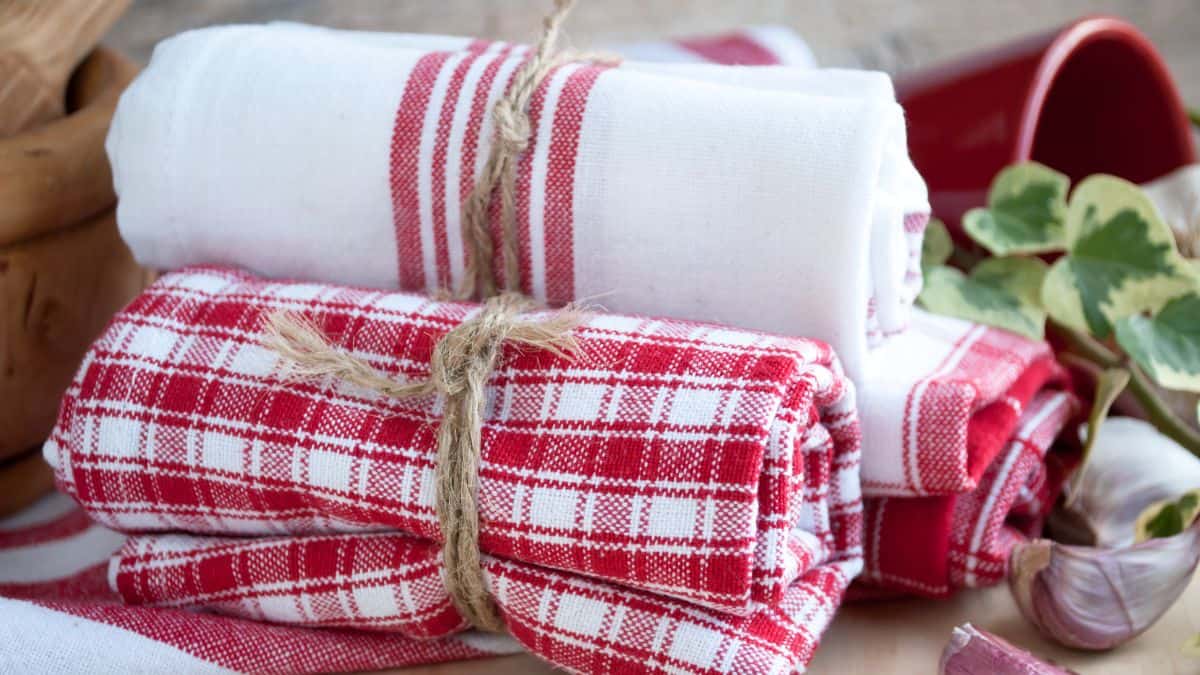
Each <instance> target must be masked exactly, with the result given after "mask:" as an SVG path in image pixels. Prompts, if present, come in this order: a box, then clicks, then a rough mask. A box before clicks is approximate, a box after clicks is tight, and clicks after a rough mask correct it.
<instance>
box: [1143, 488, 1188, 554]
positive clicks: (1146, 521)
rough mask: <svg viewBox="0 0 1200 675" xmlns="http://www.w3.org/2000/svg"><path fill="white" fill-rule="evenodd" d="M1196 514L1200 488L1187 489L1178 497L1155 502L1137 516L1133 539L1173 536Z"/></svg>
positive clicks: (1182, 529) (1144, 539)
mask: <svg viewBox="0 0 1200 675" xmlns="http://www.w3.org/2000/svg"><path fill="white" fill-rule="evenodd" d="M1197 515H1200V490H1189V491H1187V492H1185V493H1183V495H1181V496H1180V497H1179V499H1166V500H1163V501H1159V502H1155V503H1153V504H1151V505H1150V506H1147V507H1146V508H1145V509H1144V510H1143V511H1142V513H1141V515H1139V516H1138V519H1137V522H1136V523H1135V525H1134V528H1135V530H1136V532H1135V534H1134V537H1135V540H1136V541H1139V542H1142V541H1146V540H1147V539H1158V538H1161V537H1173V536H1175V535H1177V534H1179V533H1180V532H1183V531H1184V529H1186V528H1187V527H1188V526H1190V525H1191V524H1192V521H1194V520H1196V516H1197Z"/></svg>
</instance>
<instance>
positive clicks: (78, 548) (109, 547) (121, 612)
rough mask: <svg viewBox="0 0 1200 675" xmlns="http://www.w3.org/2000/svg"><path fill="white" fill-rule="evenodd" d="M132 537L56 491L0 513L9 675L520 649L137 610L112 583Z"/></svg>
mask: <svg viewBox="0 0 1200 675" xmlns="http://www.w3.org/2000/svg"><path fill="white" fill-rule="evenodd" d="M124 539H125V538H124V536H122V535H120V534H118V533H116V532H112V531H111V530H108V529H106V528H104V527H102V526H100V525H97V524H96V523H94V522H92V521H91V520H90V519H89V518H88V517H87V515H86V514H85V513H84V512H83V511H82V510H81V509H80V508H79V507H78V506H77V505H76V504H75V503H74V502H73V501H71V499H70V498H68V497H67V496H65V495H62V494H54V495H51V496H49V497H45V498H43V499H42V500H41V501H40V502H38V503H36V504H35V505H33V506H32V507H30V508H28V509H26V510H25V511H23V512H21V513H20V514H19V515H17V516H13V517H10V518H7V519H3V520H0V563H2V564H0V612H3V615H4V620H3V621H0V670H3V671H5V672H30V673H90V674H106V673H114V674H115V673H130V672H139V673H166V672H173V673H210V672H211V673H218V672H220V673H228V672H231V671H233V672H255V673H280V672H288V673H294V672H335V671H364V670H379V669H382V668H398V667H403V666H409V665H418V664H427V663H436V662H441V661H459V660H464V659H471V658H480V657H486V656H495V655H499V654H510V653H513V652H516V651H519V650H520V646H519V645H517V644H516V643H515V642H514V641H512V640H510V639H506V638H502V637H500V636H490V635H483V634H479V633H474V632H471V633H461V634H458V635H454V636H449V637H446V638H442V639H436V640H417V639H408V638H405V637H403V636H400V635H396V634H390V633H379V632H365V631H357V630H338V629H315V628H302V627H295V626H280V625H271V624H266V623H262V622H258V621H248V620H246V619H239V618H236V617H231V616H223V615H217V614H211V613H197V612H193V611H186V610H183V609H176V608H159V607H138V606H128V605H126V604H124V603H123V601H122V600H121V597H120V596H119V595H118V594H117V593H116V592H114V591H113V590H111V589H110V587H109V584H108V580H107V568H108V567H109V558H110V556H111V555H112V554H113V553H114V552H115V551H117V550H119V549H120V548H121V546H122V542H123V540H124Z"/></svg>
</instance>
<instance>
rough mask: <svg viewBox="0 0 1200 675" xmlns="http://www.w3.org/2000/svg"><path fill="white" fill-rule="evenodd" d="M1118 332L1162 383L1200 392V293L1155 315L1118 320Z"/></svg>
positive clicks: (1126, 347)
mask: <svg viewBox="0 0 1200 675" xmlns="http://www.w3.org/2000/svg"><path fill="white" fill-rule="evenodd" d="M1116 335H1117V343H1118V344H1120V345H1121V348H1122V349H1124V350H1125V353H1127V354H1129V355H1130V356H1132V357H1133V359H1134V360H1135V361H1137V362H1138V365H1140V366H1141V367H1142V368H1143V369H1144V370H1145V371H1146V373H1148V374H1149V375H1150V377H1151V378H1153V379H1154V381H1155V382H1157V383H1158V384H1159V385H1160V386H1162V387H1166V388H1167V389H1184V390H1187V391H1195V392H1200V295H1197V294H1195V293H1188V294H1187V295H1183V296H1180V297H1178V298H1175V299H1174V300H1171V301H1170V302H1168V303H1167V304H1166V305H1165V306H1163V308H1162V309H1161V310H1159V312H1158V314H1155V315H1154V316H1153V317H1147V316H1143V315H1141V314H1134V315H1132V316H1127V317H1125V318H1123V319H1121V320H1119V321H1117V325H1116Z"/></svg>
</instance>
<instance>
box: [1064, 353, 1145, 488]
mask: <svg viewBox="0 0 1200 675" xmlns="http://www.w3.org/2000/svg"><path fill="white" fill-rule="evenodd" d="M1064 363H1065V362H1064ZM1129 377H1130V375H1129V371H1128V370H1125V369H1124V368H1109V369H1108V370H1105V371H1104V372H1102V373H1100V376H1099V377H1098V378H1097V379H1096V391H1095V394H1094V395H1093V396H1092V410H1091V411H1090V412H1089V413H1088V419H1087V436H1086V437H1085V438H1084V440H1083V454H1082V456H1081V457H1080V460H1079V467H1078V468H1077V469H1075V475H1074V476H1073V477H1072V478H1071V483H1072V484H1073V485H1074V486H1076V489H1071V490H1068V491H1067V494H1069V495H1071V497H1072V498H1073V497H1075V496H1078V495H1079V492H1080V491H1079V490H1078V489H1077V488H1078V486H1079V485H1081V484H1082V483H1081V481H1082V480H1083V475H1084V473H1085V472H1086V471H1087V464H1088V459H1089V458H1090V457H1091V454H1092V446H1094V445H1095V444H1096V439H1097V438H1098V437H1099V435H1100V429H1101V428H1102V427H1103V423H1104V420H1105V419H1106V418H1107V417H1108V410H1109V408H1111V407H1112V404H1113V402H1114V401H1116V400H1117V397H1118V396H1120V395H1121V392H1123V391H1125V387H1127V386H1128V385H1129ZM1068 501H1070V498H1069V499H1068Z"/></svg>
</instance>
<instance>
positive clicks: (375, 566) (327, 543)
mask: <svg viewBox="0 0 1200 675" xmlns="http://www.w3.org/2000/svg"><path fill="white" fill-rule="evenodd" d="M277 309H286V310H293V311H299V312H302V313H304V314H306V315H308V316H311V317H312V318H314V319H315V320H316V321H318V322H319V323H320V325H321V326H322V327H323V328H324V330H325V331H326V332H327V333H328V334H329V335H330V336H331V337H332V338H333V339H334V340H335V341H336V342H337V343H338V344H339V345H340V346H342V347H343V348H345V349H347V350H350V351H351V352H352V353H354V354H356V355H357V356H359V357H361V358H364V359H366V360H368V361H369V362H371V363H372V364H373V365H374V366H375V367H376V368H378V369H379V370H380V371H382V372H386V373H388V374H390V375H391V376H394V377H398V378H423V377H426V376H427V375H428V360H429V356H430V352H431V349H432V346H433V344H434V343H435V341H436V339H437V338H438V336H439V335H441V334H442V333H444V332H445V331H447V330H449V329H450V328H452V327H453V326H455V325H457V324H458V323H460V322H461V321H463V320H464V319H465V318H467V317H468V316H469V315H470V313H471V312H473V311H475V310H474V307H473V306H471V305H465V304H456V303H445V302H437V301H432V300H429V299H427V298H422V297H419V296H414V295H406V294H398V293H385V292H376V291H367V290H352V289H346V288H339V287H334V286H326V285H321V284H294V283H293V284H289V283H272V282H264V281H259V280H255V279H253V278H251V277H248V276H246V275H242V274H239V273H233V272H222V271H219V270H204V269H201V270H194V271H186V272H181V273H176V274H170V275H167V276H165V277H164V278H162V279H161V280H160V281H159V282H157V283H156V284H154V285H153V286H151V287H150V288H149V289H148V290H147V291H146V292H145V293H144V294H143V295H142V296H140V297H139V298H138V299H137V300H135V301H134V303H133V304H132V305H131V306H130V307H128V308H127V309H126V310H125V311H123V312H122V313H121V314H119V315H118V316H117V317H116V319H115V320H114V322H113V324H112V325H111V326H110V327H109V329H108V330H107V331H106V332H105V334H104V335H103V336H102V337H101V338H100V339H99V340H98V341H97V342H96V344H95V345H94V346H93V348H92V350H91V351H90V352H89V354H88V356H87V357H86V358H85V361H84V364H83V366H82V368H81V370H80V372H79V374H78V376H77V378H76V379H75V381H74V383H73V384H72V386H71V388H70V389H69V391H68V393H67V396H66V398H65V400H64V403H63V408H62V413H61V416H60V420H59V425H58V427H57V428H56V429H55V431H54V433H53V436H52V439H51V441H50V443H48V444H47V449H46V456H47V459H48V460H49V461H50V462H51V464H52V465H53V466H54V467H55V469H56V472H57V475H58V479H59V484H60V486H61V487H62V488H63V489H64V490H65V491H67V492H68V493H69V494H71V495H72V496H73V497H75V499H76V500H78V501H79V503H80V504H81V505H82V506H83V507H84V509H85V510H86V511H87V512H88V513H89V515H91V516H92V517H93V518H95V519H96V520H97V521H99V522H101V523H103V524H105V525H107V526H109V527H112V528H114V529H117V530H123V531H131V532H139V533H142V534H140V535H138V536H137V537H135V538H134V539H132V540H131V541H130V543H129V544H128V545H127V546H126V547H125V548H124V549H123V550H122V552H121V553H120V554H118V556H117V557H116V558H115V562H114V566H113V567H112V570H111V571H112V573H113V575H114V576H113V582H114V583H115V588H116V589H117V590H118V591H119V592H120V593H121V595H122V597H123V598H124V599H125V600H127V601H130V602H135V603H144V604H156V605H166V606H187V607H197V606H200V607H205V608H208V609H213V610H216V611H219V612H222V613H226V614H231V615H236V616H242V617H248V618H256V619H268V620H270V621H273V622H277V623H286V624H293V625H299V626H306V627H307V626H341V627H351V628H361V629H374V630H392V631H398V632H401V633H402V634H405V635H409V636H418V637H423V638H427V637H442V636H448V635H451V634H453V633H455V632H457V631H461V630H463V629H464V628H466V626H465V625H464V624H463V622H462V621H461V619H459V618H458V617H457V615H456V614H455V613H454V610H453V609H452V606H451V605H450V603H449V599H448V597H447V596H446V594H445V591H444V589H443V587H442V582H441V573H440V566H439V555H438V546H437V545H435V544H434V543H433V542H435V541H437V540H438V539H439V536H440V535H439V532H438V528H437V521H436V517H435V515H434V513H433V508H432V499H433V490H432V474H433V456H434V452H435V448H434V432H435V429H436V423H437V420H438V419H439V409H438V405H439V403H438V401H437V400H436V399H435V398H434V397H428V398H424V399H414V400H402V401H401V400H391V399H386V398H384V397H381V396H379V395H377V394H374V393H373V392H368V391H363V390H361V389H359V388H356V387H352V386H349V385H346V384H345V383H341V382H339V381H336V380H329V381H322V382H317V383H292V382H287V381H286V378H287V373H288V372H289V367H290V366H289V364H288V363H287V362H286V361H285V360H283V359H281V358H279V357H278V356H277V355H276V354H275V353H274V352H271V351H269V350H268V349H266V348H264V347H262V346H261V344H260V340H261V327H262V321H263V317H264V315H265V314H266V313H269V312H272V311H274V310H277ZM575 333H576V337H577V338H578V340H579V342H580V346H581V351H582V353H583V354H584V356H583V357H580V359H578V360H576V361H568V360H564V359H560V358H558V357H554V356H551V355H547V354H545V353H531V352H522V351H519V350H508V351H507V353H506V359H505V361H504V362H503V364H502V366H501V367H500V368H499V369H498V371H497V372H496V373H495V374H494V375H493V377H492V379H491V380H490V383H489V391H488V405H487V409H486V412H485V420H486V421H485V424H484V428H483V448H484V451H483V459H482V466H481V469H480V488H479V489H480V502H481V505H480V509H481V521H482V527H481V533H480V546H481V549H482V550H483V551H484V552H485V553H486V554H488V557H487V560H486V563H485V572H486V576H487V578H488V581H489V585H490V590H491V592H492V594H493V595H494V596H495V598H496V600H497V603H498V605H499V607H500V609H501V611H502V613H503V614H504V616H505V618H506V620H507V622H508V624H509V626H510V629H511V631H512V633H513V636H514V637H515V638H516V639H517V640H518V641H520V642H521V643H522V645H524V646H525V647H526V648H528V649H530V650H531V651H533V652H535V653H538V654H539V655H541V656H543V657H545V658H547V659H549V660H551V661H552V662H554V663H556V664H558V665H561V666H563V667H565V668H568V669H571V670H576V671H593V670H599V671H624V670H628V669H632V668H642V669H647V670H661V671H672V672H713V671H729V670H731V669H732V670H735V671H738V670H749V671H764V670H765V671H771V670H780V669H785V670H786V669H796V668H802V667H803V665H804V664H805V663H807V661H808V659H809V658H810V657H811V655H812V650H813V649H814V648H815V646H816V641H817V639H818V637H819V636H820V634H821V632H822V630H823V629H824V626H825V625H826V623H827V622H828V621H829V619H830V618H831V617H832V614H833V612H834V610H835V609H836V607H837V605H838V604H839V600H840V597H841V593H842V591H843V590H844V588H845V586H846V585H847V584H848V583H849V580H850V579H851V578H852V577H853V576H854V575H855V574H856V573H857V572H858V570H859V568H860V566H861V557H860V556H861V547H860V531H861V524H862V511H861V499H860V496H859V492H858V446H859V431H858V422H857V416H856V413H855V409H854V393H853V387H852V386H851V385H850V384H849V381H848V380H846V379H845V378H844V377H843V376H842V375H841V372H840V366H839V365H838V362H837V360H836V357H835V356H834V355H833V352H832V350H831V349H830V348H829V347H828V346H827V345H825V344H823V343H819V342H815V341H809V340H805V339H796V338H779V337H773V336H768V335H762V334H757V333H750V332H745V331H739V330H732V329H726V328H720V327H716V326H705V325H697V324H688V323H681V322H675V321H659V320H654V319H647V318H632V317H623V316H613V315H594V316H591V317H589V318H588V319H587V321H586V323H585V324H584V325H583V326H581V327H580V328H578V329H576V332H575ZM160 532H161V533H167V532H170V533H174V532H187V533H190V534H191V535H201V534H203V535H213V536H212V537H211V538H209V537H195V536H189V537H182V536H180V535H177V534H155V533H160ZM229 535H237V536H238V537H243V538H238V539H229V538H228V536H229ZM246 536H250V537H251V538H249V539H247V538H244V537H246ZM172 569H175V570H176V572H172V571H171V570H172Z"/></svg>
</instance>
